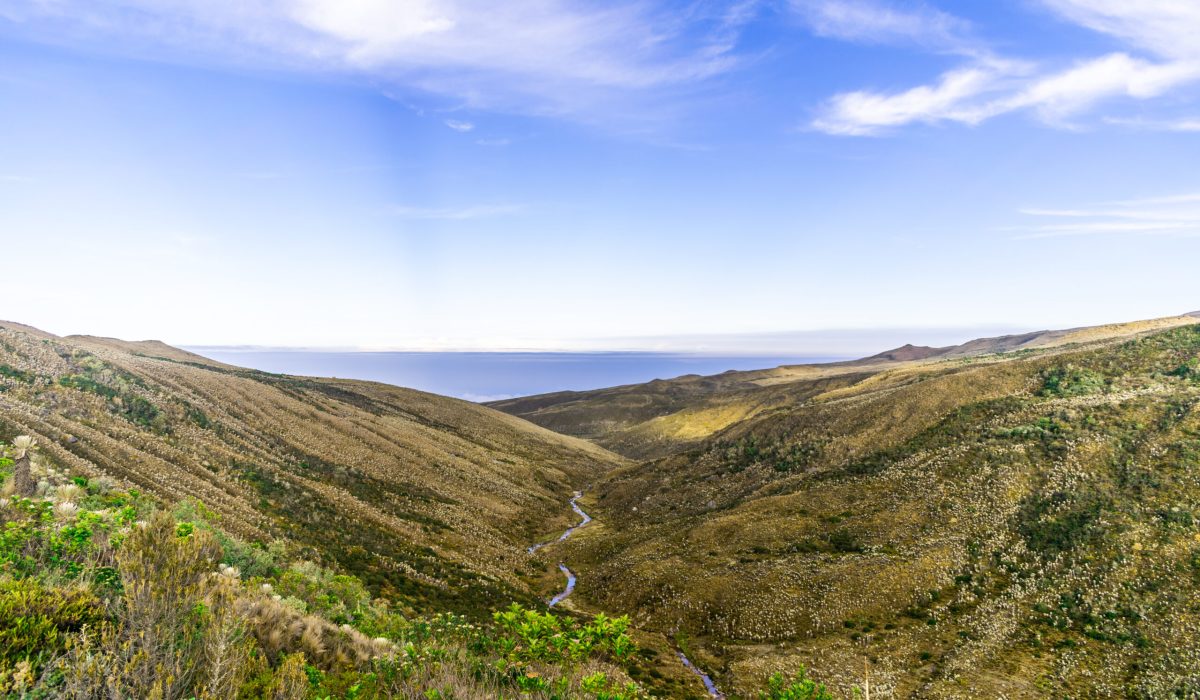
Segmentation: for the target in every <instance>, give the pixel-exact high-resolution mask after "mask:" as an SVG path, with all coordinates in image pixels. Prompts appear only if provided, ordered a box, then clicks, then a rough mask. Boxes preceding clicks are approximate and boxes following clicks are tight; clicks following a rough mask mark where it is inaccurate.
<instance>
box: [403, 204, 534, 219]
mask: <svg viewBox="0 0 1200 700" xmlns="http://www.w3.org/2000/svg"><path fill="white" fill-rule="evenodd" d="M524 209H525V207H524V206H522V205H519V204H489V205H480V206H470V207H412V206H403V205H401V206H397V207H393V208H392V210H391V211H392V214H394V215H396V216H399V217H401V218H405V219H426V220H432V221H466V220H469V219H490V218H493V217H498V216H512V215H513V214H518V213H520V212H521V211H524Z"/></svg>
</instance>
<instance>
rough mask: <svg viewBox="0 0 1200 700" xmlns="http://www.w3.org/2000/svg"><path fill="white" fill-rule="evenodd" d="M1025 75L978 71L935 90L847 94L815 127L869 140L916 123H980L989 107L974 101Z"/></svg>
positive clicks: (952, 75) (964, 72) (1011, 68)
mask: <svg viewBox="0 0 1200 700" xmlns="http://www.w3.org/2000/svg"><path fill="white" fill-rule="evenodd" d="M1020 71H1021V67H1020V66H1019V64H994V65H991V66H975V67H970V68H961V69H957V70H953V71H950V72H948V73H945V74H944V75H943V76H942V77H941V79H940V80H939V81H938V82H937V83H936V84H934V85H921V86H918V87H915V88H911V89H909V90H905V91H903V92H898V93H893V94H883V93H876V92H869V91H858V92H849V93H843V94H841V95H836V96H834V97H833V98H832V99H831V100H830V101H829V102H828V103H827V104H826V105H825V107H824V109H823V110H822V113H821V115H820V116H818V117H817V119H816V120H814V121H813V124H812V126H813V128H815V129H817V130H819V131H824V132H825V133H828V134H835V135H843V136H868V135H872V134H878V133H880V132H882V131H884V130H886V129H888V128H891V127H897V126H903V125H905V124H911V123H913V122H924V123H930V124H932V123H937V122H942V121H956V122H964V123H968V124H975V123H978V122H979V121H982V120H983V119H985V118H987V117H988V116H991V115H990V114H989V113H988V112H987V110H986V105H977V106H972V100H975V99H976V98H979V97H980V96H982V95H987V94H991V93H994V92H995V91H996V90H997V89H998V88H999V86H1000V85H1001V84H1002V83H1003V81H1004V80H1005V78H1006V77H1008V76H1009V75H1012V74H1014V73H1019V72H1020Z"/></svg>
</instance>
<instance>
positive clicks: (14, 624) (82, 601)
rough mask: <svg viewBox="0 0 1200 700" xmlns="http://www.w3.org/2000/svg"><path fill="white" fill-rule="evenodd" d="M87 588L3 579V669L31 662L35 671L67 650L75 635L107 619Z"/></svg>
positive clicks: (0, 630) (0, 618) (0, 582)
mask: <svg viewBox="0 0 1200 700" xmlns="http://www.w3.org/2000/svg"><path fill="white" fill-rule="evenodd" d="M101 610H102V609H101V607H100V601H99V600H97V599H96V597H95V596H94V595H92V594H91V593H90V592H89V591H88V590H86V589H84V588H77V587H70V588H46V587H45V586H43V585H42V584H41V583H40V582H38V581H36V580H33V579H20V580H13V579H0V670H8V669H12V668H14V667H15V666H16V665H17V664H19V663H20V662H28V663H29V664H30V666H31V667H32V669H33V670H34V671H36V670H37V668H39V667H40V665H41V664H42V662H44V661H46V660H49V659H51V658H54V657H55V656H57V655H59V654H61V653H62V652H63V651H64V650H65V649H66V644H67V640H68V639H69V637H70V635H71V634H72V633H75V632H78V631H79V630H81V629H83V628H84V627H85V626H87V625H94V624H96V623H98V622H100V621H101V620H102V619H103V614H102V612H101Z"/></svg>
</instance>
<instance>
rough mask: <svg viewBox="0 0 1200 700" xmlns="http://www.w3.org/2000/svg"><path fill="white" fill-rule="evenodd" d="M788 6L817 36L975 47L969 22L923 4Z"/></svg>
mask: <svg viewBox="0 0 1200 700" xmlns="http://www.w3.org/2000/svg"><path fill="white" fill-rule="evenodd" d="M790 6H791V9H792V10H793V11H794V12H796V13H798V14H799V15H800V17H801V18H802V19H804V20H805V22H807V23H808V25H809V26H810V27H811V28H812V30H813V32H814V33H815V34H817V35H818V36H823V37H829V38H834V39H842V40H846V41H857V42H863V43H875V44H916V45H921V46H926V47H929V48H934V49H939V50H948V51H953V52H959V51H967V52H971V53H973V52H974V51H975V42H974V41H973V40H971V39H970V34H971V24H970V23H969V22H967V21H966V20H964V19H961V18H959V17H955V16H954V15H951V14H948V13H946V12H942V11H941V10H938V9H937V8H934V7H929V6H927V5H923V4H917V5H915V6H914V5H912V4H909V5H908V6H907V7H905V8H903V9H902V8H900V7H896V6H893V5H890V4H888V3H886V2H881V1H880V0H791V2H790Z"/></svg>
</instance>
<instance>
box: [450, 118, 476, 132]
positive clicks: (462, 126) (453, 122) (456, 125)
mask: <svg viewBox="0 0 1200 700" xmlns="http://www.w3.org/2000/svg"><path fill="white" fill-rule="evenodd" d="M445 124H446V126H448V127H450V128H451V129H454V130H455V131H458V132H464V133H465V132H467V131H471V130H473V129H474V128H475V125H474V124H472V123H471V122H467V121H461V120H458V119H447V120H446V122H445Z"/></svg>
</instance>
